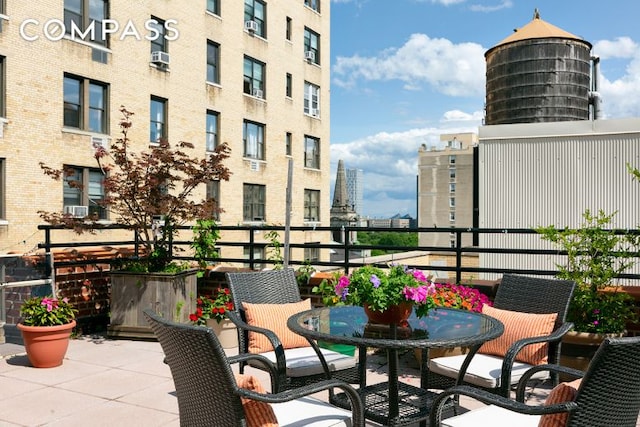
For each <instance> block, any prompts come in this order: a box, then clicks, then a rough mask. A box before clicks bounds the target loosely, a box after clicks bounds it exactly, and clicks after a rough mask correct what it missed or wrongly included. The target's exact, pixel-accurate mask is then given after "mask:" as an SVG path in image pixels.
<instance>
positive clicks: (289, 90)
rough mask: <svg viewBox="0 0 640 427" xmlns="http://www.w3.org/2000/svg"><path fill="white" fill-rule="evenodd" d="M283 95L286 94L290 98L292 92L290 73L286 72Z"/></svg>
mask: <svg viewBox="0 0 640 427" xmlns="http://www.w3.org/2000/svg"><path fill="white" fill-rule="evenodd" d="M285 84H286V86H285V88H286V89H285V95H286V96H287V98H291V96H292V94H293V87H292V86H293V83H292V79H291V74H290V73H287V78H286V81H285Z"/></svg>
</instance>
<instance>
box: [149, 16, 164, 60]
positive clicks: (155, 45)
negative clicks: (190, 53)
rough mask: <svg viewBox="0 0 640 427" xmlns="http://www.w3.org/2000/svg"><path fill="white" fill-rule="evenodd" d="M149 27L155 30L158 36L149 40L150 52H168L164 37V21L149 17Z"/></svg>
mask: <svg viewBox="0 0 640 427" xmlns="http://www.w3.org/2000/svg"><path fill="white" fill-rule="evenodd" d="M147 25H148V26H149V27H150V29H153V31H157V34H158V36H157V37H154V38H153V40H151V53H153V52H167V53H168V52H169V43H167V39H166V37H165V36H166V34H165V33H166V30H165V23H164V21H163V20H162V19H159V18H156V17H155V16H152V17H151V20H150V21H149V22H148V24H147Z"/></svg>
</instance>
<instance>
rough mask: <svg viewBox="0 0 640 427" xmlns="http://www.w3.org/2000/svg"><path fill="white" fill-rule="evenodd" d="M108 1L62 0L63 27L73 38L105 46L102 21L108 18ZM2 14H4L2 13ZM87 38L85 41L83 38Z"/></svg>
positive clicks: (105, 38) (105, 39) (105, 40)
mask: <svg viewBox="0 0 640 427" xmlns="http://www.w3.org/2000/svg"><path fill="white" fill-rule="evenodd" d="M108 3H109V2H108V0H64V27H65V31H66V33H67V34H71V35H72V37H73V38H76V39H78V38H80V39H82V40H85V41H92V42H93V43H97V44H101V45H103V46H107V37H106V36H105V35H104V34H103V33H102V21H103V20H105V19H106V18H108V17H109V16H108V13H109V8H108ZM3 13H4V12H3ZM85 34H86V35H87V36H89V38H88V39H85V36H83V35H85Z"/></svg>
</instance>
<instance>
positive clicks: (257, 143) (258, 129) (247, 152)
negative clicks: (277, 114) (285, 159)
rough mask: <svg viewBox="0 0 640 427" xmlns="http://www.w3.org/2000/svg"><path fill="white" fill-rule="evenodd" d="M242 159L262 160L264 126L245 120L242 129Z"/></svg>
mask: <svg viewBox="0 0 640 427" xmlns="http://www.w3.org/2000/svg"><path fill="white" fill-rule="evenodd" d="M242 139H243V141H244V153H243V156H244V157H248V158H250V159H256V160H264V125H263V124H260V123H255V122H251V121H249V120H245V121H244V124H243V128H242Z"/></svg>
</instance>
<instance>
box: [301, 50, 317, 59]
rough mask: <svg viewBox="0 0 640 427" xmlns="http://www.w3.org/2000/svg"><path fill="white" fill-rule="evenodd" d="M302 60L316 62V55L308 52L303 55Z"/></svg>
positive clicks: (310, 51)
mask: <svg viewBox="0 0 640 427" xmlns="http://www.w3.org/2000/svg"><path fill="white" fill-rule="evenodd" d="M304 59H306V60H307V61H311V62H314V61H315V60H316V53H315V52H314V51H312V50H308V51H306V52H305V53H304Z"/></svg>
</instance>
